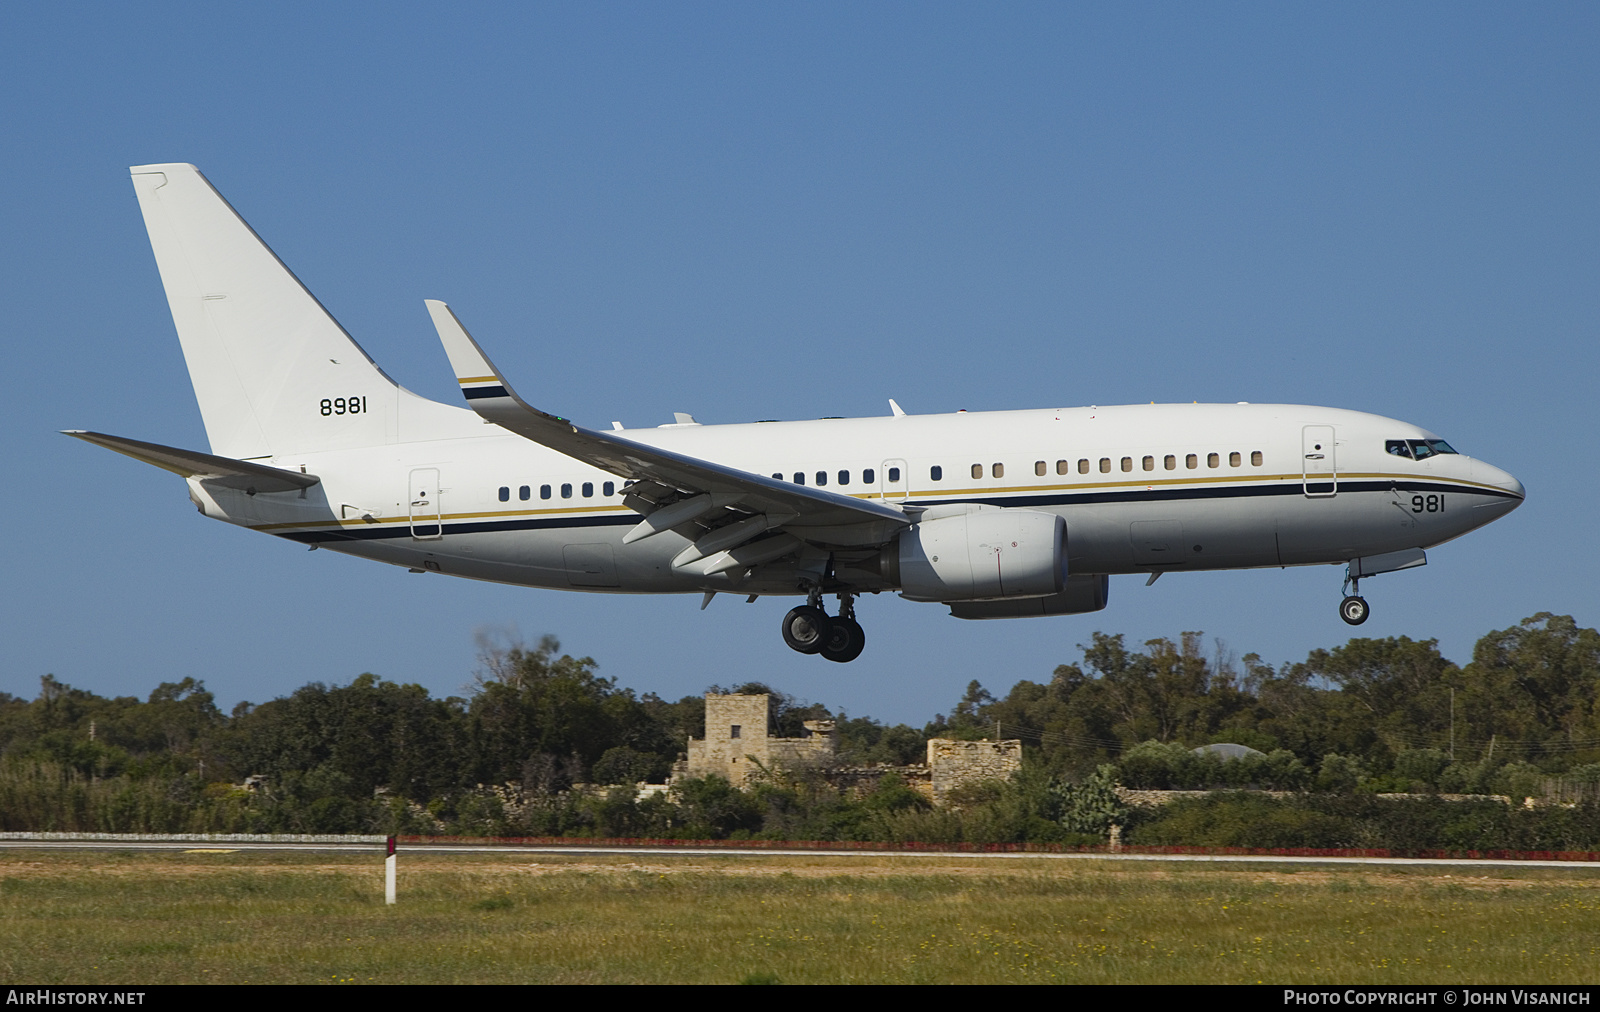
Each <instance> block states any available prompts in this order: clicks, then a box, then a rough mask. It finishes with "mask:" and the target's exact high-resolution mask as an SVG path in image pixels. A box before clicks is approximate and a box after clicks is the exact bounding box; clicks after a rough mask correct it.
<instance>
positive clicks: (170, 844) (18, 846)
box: [0, 839, 1600, 874]
mask: <svg viewBox="0 0 1600 1012" xmlns="http://www.w3.org/2000/svg"><path fill="white" fill-rule="evenodd" d="M0 850H57V851H60V850H67V851H73V850H81V851H128V850H134V851H169V852H172V851H176V852H180V853H183V852H193V853H221V852H242V851H254V850H260V851H294V850H298V851H304V852H307V853H317V852H322V853H339V852H346V853H369V854H374V855H381V854H382V853H383V852H384V844H382V843H373V842H368V841H360V842H349V843H339V842H332V841H327V842H295V841H264V842H246V841H232V840H214V841H212V840H16V839H0ZM398 853H399V854H400V855H401V856H402V857H404V856H406V855H418V854H526V855H529V856H537V855H568V856H581V857H596V856H602V855H626V856H630V857H638V856H650V857H657V858H659V857H667V856H669V855H673V854H679V855H683V856H686V857H702V858H704V857H810V858H816V857H841V858H843V857H872V858H885V857H900V858H908V859H913V860H915V859H918V858H923V859H928V858H937V859H940V860H949V859H951V858H970V859H972V860H975V861H996V860H1000V861H1004V860H1013V861H1015V860H1024V861H1143V862H1147V863H1173V862H1185V863H1191V864H1272V865H1293V864H1299V865H1307V864H1311V865H1369V866H1370V865H1390V866H1402V867H1403V866H1428V867H1462V868H1485V867H1495V868H1566V869H1576V868H1583V869H1589V870H1592V871H1594V872H1596V873H1597V874H1600V862H1588V861H1543V860H1527V861H1522V860H1514V859H1513V860H1507V859H1494V858H1461V857H1448V858H1447V857H1287V856H1282V855H1276V854H1261V855H1249V854H1076V853H1039V852H1029V851H999V852H973V851H949V850H915V851H906V850H812V849H809V848H793V849H778V848H769V847H648V846H624V847H605V846H584V845H583V844H574V845H570V846H568V845H553V844H529V845H518V844H495V843H486V844H411V845H409V846H404V845H403V846H401V847H400V848H399V850H398Z"/></svg>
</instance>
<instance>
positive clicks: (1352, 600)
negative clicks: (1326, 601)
mask: <svg viewBox="0 0 1600 1012" xmlns="http://www.w3.org/2000/svg"><path fill="white" fill-rule="evenodd" d="M1370 614H1372V610H1371V609H1370V608H1368V607H1367V599H1366V598H1364V597H1355V596H1354V595H1352V596H1350V597H1347V598H1345V599H1344V600H1343V601H1340V602H1339V617H1340V618H1342V619H1344V620H1345V622H1347V623H1349V624H1350V625H1360V624H1361V623H1363V622H1365V621H1366V620H1367V616H1368V615H1370Z"/></svg>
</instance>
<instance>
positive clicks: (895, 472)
mask: <svg viewBox="0 0 1600 1012" xmlns="http://www.w3.org/2000/svg"><path fill="white" fill-rule="evenodd" d="M899 480H900V469H899V468H898V467H891V468H889V481H891V482H896V481H899Z"/></svg>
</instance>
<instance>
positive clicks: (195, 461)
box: [64, 429, 322, 492]
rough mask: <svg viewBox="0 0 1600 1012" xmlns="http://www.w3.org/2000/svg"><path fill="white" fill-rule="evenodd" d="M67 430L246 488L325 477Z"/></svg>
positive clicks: (278, 488)
mask: <svg viewBox="0 0 1600 1012" xmlns="http://www.w3.org/2000/svg"><path fill="white" fill-rule="evenodd" d="M64 434H65V435H68V436H71V437H72V438H74V439H81V440H83V441H84V442H87V443H94V444H96V445H98V446H103V447H105V448H106V449H108V450H115V451H117V452H118V453H121V454H125V455H126V456H129V457H132V458H133V459H134V460H142V461H144V462H145V463H146V464H154V465H155V466H156V467H159V468H162V469H163V470H167V471H171V472H172V473H173V474H178V475H182V476H183V477H185V478H203V479H207V480H211V481H215V482H217V483H218V484H220V485H225V486H227V487H229V488H238V489H244V490H245V491H252V490H253V491H255V492H293V491H296V490H298V489H303V488H310V487H311V486H312V485H315V484H316V483H317V482H319V481H321V480H322V479H321V478H318V477H317V476H316V475H314V474H302V473H301V472H299V471H286V470H284V469H283V468H281V467H269V466H267V465H266V464H254V463H251V462H250V461H247V460H234V459H233V458H231V457H214V456H212V455H211V454H209V453H198V452H196V451H194V450H180V449H178V448H177V447H175V446H162V445H161V444H160V443H146V442H143V441H142V440H138V439H125V438H123V437H122V436H108V435H106V434H105V433H102V432H85V431H83V430H82V429H66V430H64Z"/></svg>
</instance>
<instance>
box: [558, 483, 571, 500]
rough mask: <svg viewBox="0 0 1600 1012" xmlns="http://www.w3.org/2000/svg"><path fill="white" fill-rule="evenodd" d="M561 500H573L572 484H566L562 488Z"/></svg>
mask: <svg viewBox="0 0 1600 1012" xmlns="http://www.w3.org/2000/svg"><path fill="white" fill-rule="evenodd" d="M561 498H563V499H571V498H572V483H571V482H566V483H564V484H563V485H562V486H561Z"/></svg>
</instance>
